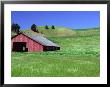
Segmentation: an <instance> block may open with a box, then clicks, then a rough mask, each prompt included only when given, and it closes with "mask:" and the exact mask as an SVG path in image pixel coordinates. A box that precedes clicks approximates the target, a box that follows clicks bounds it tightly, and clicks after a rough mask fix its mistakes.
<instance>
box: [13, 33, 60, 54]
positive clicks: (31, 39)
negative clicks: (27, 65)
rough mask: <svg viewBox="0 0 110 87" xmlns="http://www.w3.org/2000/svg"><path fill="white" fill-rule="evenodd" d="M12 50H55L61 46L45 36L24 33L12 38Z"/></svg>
mask: <svg viewBox="0 0 110 87" xmlns="http://www.w3.org/2000/svg"><path fill="white" fill-rule="evenodd" d="M11 45H12V46H11V47H12V51H23V50H24V51H29V52H34V51H54V50H60V47H59V46H58V45H57V44H55V43H53V42H52V41H50V40H48V39H47V38H44V37H43V36H29V35H25V34H23V33H21V34H19V35H16V36H14V37H12V38H11Z"/></svg>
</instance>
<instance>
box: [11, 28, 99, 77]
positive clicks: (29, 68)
mask: <svg viewBox="0 0 110 87" xmlns="http://www.w3.org/2000/svg"><path fill="white" fill-rule="evenodd" d="M55 31H57V30H55ZM61 31H63V29H62V30H61ZM70 31H72V32H73V33H71V34H70V35H67V36H66V34H65V33H64V34H63V36H59V35H60V34H59V32H58V35H56V37H55V34H54V35H53V36H50V35H49V33H50V31H49V32H46V35H47V37H48V39H50V40H52V41H53V42H55V43H57V44H58V45H60V47H61V50H59V51H49V52H24V53H23V52H22V53H20V52H12V61H11V68H12V69H11V76H13V77H35V76H36V77H37V76H41V77H42V76H43V77H50V76H52V77H60V76H61V77H67V76H70V77H96V76H100V48H99V47H100V46H99V44H100V43H99V42H100V35H99V33H100V31H99V29H91V30H70ZM42 32H43V31H42ZM43 33H45V32H43ZM51 33H52V32H51ZM54 33H56V32H54ZM67 33H69V31H68V32H67Z"/></svg>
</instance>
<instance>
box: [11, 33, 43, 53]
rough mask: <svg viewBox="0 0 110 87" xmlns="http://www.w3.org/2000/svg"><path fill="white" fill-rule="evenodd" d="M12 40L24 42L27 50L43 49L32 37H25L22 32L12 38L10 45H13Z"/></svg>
mask: <svg viewBox="0 0 110 87" xmlns="http://www.w3.org/2000/svg"><path fill="white" fill-rule="evenodd" d="M13 42H26V48H28V51H29V52H33V51H43V46H42V45H41V44H39V43H37V42H35V41H33V40H32V39H30V38H28V37H26V36H25V35H23V34H20V35H18V36H16V37H15V38H13V39H12V41H11V45H12V46H11V47H13Z"/></svg>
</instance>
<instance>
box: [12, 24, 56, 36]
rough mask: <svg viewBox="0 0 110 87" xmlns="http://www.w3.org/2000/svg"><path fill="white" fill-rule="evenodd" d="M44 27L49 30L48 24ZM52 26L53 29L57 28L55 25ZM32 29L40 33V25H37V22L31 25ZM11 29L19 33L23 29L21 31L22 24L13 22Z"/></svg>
mask: <svg viewBox="0 0 110 87" xmlns="http://www.w3.org/2000/svg"><path fill="white" fill-rule="evenodd" d="M44 28H45V29H47V30H48V29H49V26H48V25H45V26H44ZM50 28H51V29H55V26H54V25H52V26H51V27H50ZM31 30H32V31H34V32H37V33H39V31H38V27H37V26H36V25H35V24H32V25H31ZM11 31H13V32H15V33H17V34H19V33H20V32H21V31H20V25H18V24H15V23H13V24H12V25H11Z"/></svg>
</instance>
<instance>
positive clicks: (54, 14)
mask: <svg viewBox="0 0 110 87" xmlns="http://www.w3.org/2000/svg"><path fill="white" fill-rule="evenodd" d="M11 23H18V24H19V25H20V27H21V29H29V28H30V27H31V25H32V24H36V25H37V26H45V25H49V26H51V25H55V26H63V27H68V28H72V29H83V28H94V27H100V12H99V11H12V12H11Z"/></svg>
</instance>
